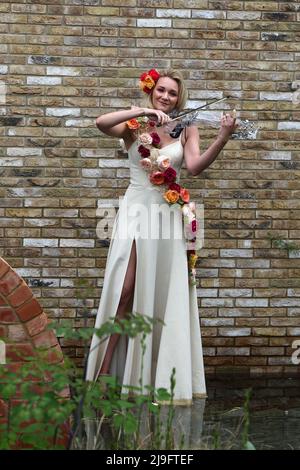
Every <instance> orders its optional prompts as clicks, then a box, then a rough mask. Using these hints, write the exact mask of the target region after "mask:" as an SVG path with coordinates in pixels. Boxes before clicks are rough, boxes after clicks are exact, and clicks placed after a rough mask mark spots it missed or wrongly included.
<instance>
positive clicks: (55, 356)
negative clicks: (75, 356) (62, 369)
mask: <svg viewBox="0 0 300 470" xmlns="http://www.w3.org/2000/svg"><path fill="white" fill-rule="evenodd" d="M47 361H48V362H49V363H50V364H58V363H59V362H62V361H63V354H62V352H61V349H60V346H59V344H57V345H56V346H54V348H51V349H49V350H48V351H47Z"/></svg>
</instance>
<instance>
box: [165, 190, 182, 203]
mask: <svg viewBox="0 0 300 470" xmlns="http://www.w3.org/2000/svg"><path fill="white" fill-rule="evenodd" d="M164 198H165V200H166V201H167V202H169V203H170V204H175V202H177V201H178V199H179V194H178V192H177V191H174V190H173V189H169V190H168V191H166V192H165V194H164Z"/></svg>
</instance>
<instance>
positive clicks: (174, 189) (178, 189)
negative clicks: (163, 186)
mask: <svg viewBox="0 0 300 470" xmlns="http://www.w3.org/2000/svg"><path fill="white" fill-rule="evenodd" d="M169 189H172V190H173V191H177V192H178V193H179V194H180V191H181V187H180V186H179V184H177V183H171V184H170V185H169Z"/></svg>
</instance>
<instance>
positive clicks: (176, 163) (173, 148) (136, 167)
mask: <svg viewBox="0 0 300 470" xmlns="http://www.w3.org/2000/svg"><path fill="white" fill-rule="evenodd" d="M158 150H159V153H160V155H165V156H166V157H168V158H169V159H170V162H171V166H172V167H173V168H174V170H176V172H177V182H178V181H179V178H180V169H181V165H182V162H183V146H182V143H181V138H179V139H177V140H175V141H174V142H171V143H170V144H168V145H165V146H164V147H162V148H160V149H158ZM128 158H129V166H130V186H132V187H136V188H138V187H143V188H149V189H157V190H159V188H156V187H155V186H154V185H153V184H152V183H151V182H150V181H149V173H148V172H147V171H145V170H144V168H142V166H141V164H140V161H141V155H140V154H139V152H138V145H137V140H136V141H135V142H134V143H133V144H132V145H131V147H130V148H129V150H128Z"/></svg>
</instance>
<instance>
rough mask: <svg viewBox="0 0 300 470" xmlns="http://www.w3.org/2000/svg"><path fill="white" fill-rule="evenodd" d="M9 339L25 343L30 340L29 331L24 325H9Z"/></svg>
mask: <svg viewBox="0 0 300 470" xmlns="http://www.w3.org/2000/svg"><path fill="white" fill-rule="evenodd" d="M8 339H9V341H14V342H19V343H20V342H22V341H23V342H24V341H26V340H28V335H27V331H26V330H25V328H24V326H23V325H9V326H8Z"/></svg>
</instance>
